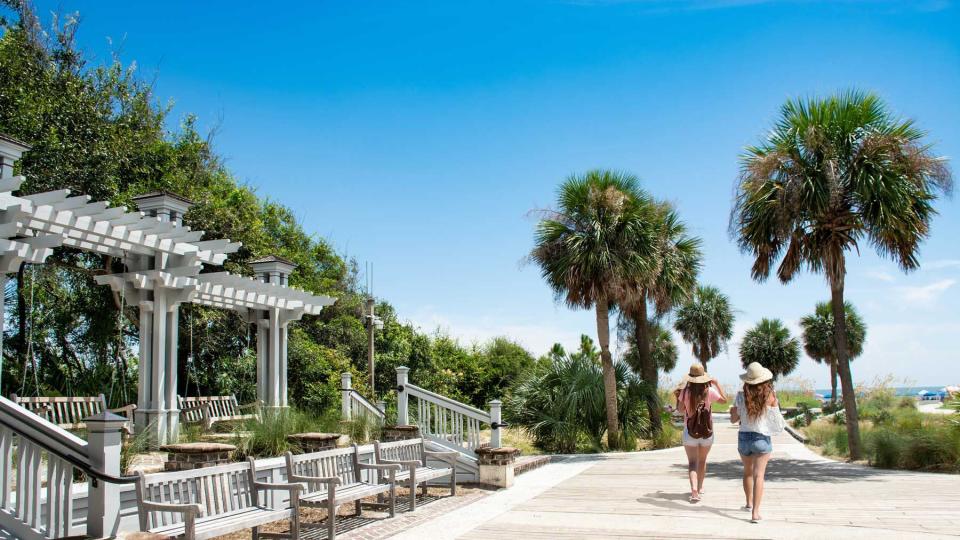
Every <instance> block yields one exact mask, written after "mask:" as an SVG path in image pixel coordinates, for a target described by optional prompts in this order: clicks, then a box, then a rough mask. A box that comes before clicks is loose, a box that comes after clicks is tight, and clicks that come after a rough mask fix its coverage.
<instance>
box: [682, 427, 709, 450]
mask: <svg viewBox="0 0 960 540" xmlns="http://www.w3.org/2000/svg"><path fill="white" fill-rule="evenodd" d="M680 440H681V441H682V442H683V445H684V446H713V435H711V436H709V437H707V438H706V439H694V438H693V437H691V436H690V434H689V433H687V426H683V436H681V437H680Z"/></svg>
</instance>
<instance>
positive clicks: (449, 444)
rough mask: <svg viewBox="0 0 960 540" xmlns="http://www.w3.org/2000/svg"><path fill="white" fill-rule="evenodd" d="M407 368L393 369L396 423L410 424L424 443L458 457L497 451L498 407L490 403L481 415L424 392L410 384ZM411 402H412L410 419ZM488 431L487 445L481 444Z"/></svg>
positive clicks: (461, 405)
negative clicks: (483, 448) (489, 449)
mask: <svg viewBox="0 0 960 540" xmlns="http://www.w3.org/2000/svg"><path fill="white" fill-rule="evenodd" d="M409 373H410V370H409V368H406V367H398V368H397V423H398V424H401V425H406V424H409V423H413V424H415V425H417V426H418V427H419V428H420V433H421V434H422V435H423V437H424V438H425V439H428V440H430V441H433V442H435V443H436V444H439V445H441V446H444V447H446V448H449V449H451V450H456V451H458V452H460V453H461V454H465V455H469V456H476V450H477V448H480V447H481V446H490V447H493V448H500V446H501V441H500V428H502V427H504V426H505V425H506V424H504V423H503V421H502V418H501V407H502V404H501V402H500V401H499V400H493V401H491V402H490V411H489V412H487V411H484V410H481V409H477V408H476V407H472V406H470V405H467V404H466V403H460V402H459V401H455V400H452V399H450V398H448V397H445V396H441V395H440V394H437V393H434V392H431V391H429V390H425V389H423V388H420V387H419V386H416V385H414V384H412V383H410V380H409ZM411 398H412V399H413V401H415V402H416V403H415V408H414V409H413V411H414V415H411V403H410V401H411ZM487 430H489V441H485V440H484V439H485V438H486V436H487V435H486V434H487V433H488V431H487Z"/></svg>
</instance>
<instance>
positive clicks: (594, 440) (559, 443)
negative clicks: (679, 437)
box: [504, 355, 654, 453]
mask: <svg viewBox="0 0 960 540" xmlns="http://www.w3.org/2000/svg"><path fill="white" fill-rule="evenodd" d="M614 370H615V374H616V380H617V401H618V414H619V421H620V426H621V429H622V432H623V434H624V435H625V437H624V440H625V442H626V447H627V448H628V449H629V448H633V447H635V446H636V441H637V439H638V438H640V437H643V436H645V435H647V430H648V426H649V421H648V418H647V411H646V400H647V398H648V396H649V395H650V394H651V393H653V392H654V391H653V389H652V388H651V387H650V386H649V385H647V384H645V383H644V382H643V381H642V380H641V379H640V378H639V377H638V376H637V375H636V374H634V373H633V371H632V370H631V369H630V367H629V366H628V365H627V364H625V363H623V362H617V363H616V364H614ZM504 405H505V407H504V412H505V416H506V418H507V420H508V421H509V422H510V423H511V424H513V425H515V426H519V427H521V428H522V429H523V430H524V431H525V432H526V433H527V434H529V436H530V437H531V438H532V439H533V442H534V444H535V445H536V446H537V447H539V448H541V449H543V450H545V451H549V452H559V453H573V452H577V451H584V450H586V451H598V450H601V449H602V448H603V439H604V436H605V434H606V427H607V424H606V412H605V410H606V409H605V402H604V392H603V373H602V370H601V367H600V365H599V364H598V363H597V362H594V361H592V360H591V359H589V358H584V357H582V356H577V355H570V356H566V357H562V358H558V359H555V360H553V361H550V362H543V363H540V364H538V365H537V366H536V367H534V368H533V369H530V370H528V371H527V372H526V373H525V374H524V375H523V376H522V377H521V378H520V381H519V382H518V383H517V384H516V385H514V386H513V388H512V389H511V392H510V393H509V395H508V396H507V398H506V400H505V404H504Z"/></svg>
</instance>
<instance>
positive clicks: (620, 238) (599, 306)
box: [530, 170, 656, 448]
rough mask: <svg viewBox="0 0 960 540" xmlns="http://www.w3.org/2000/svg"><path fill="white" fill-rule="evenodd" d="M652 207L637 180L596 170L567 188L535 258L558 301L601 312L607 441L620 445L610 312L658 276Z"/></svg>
mask: <svg viewBox="0 0 960 540" xmlns="http://www.w3.org/2000/svg"><path fill="white" fill-rule="evenodd" d="M651 208H652V204H651V202H650V200H649V197H648V196H647V195H645V194H644V193H643V192H642V191H641V190H640V189H639V187H638V183H637V179H636V178H635V177H634V176H632V175H629V174H623V173H617V172H612V171H602V170H594V171H589V172H587V173H586V174H583V175H574V176H571V177H569V178H567V180H566V181H565V182H564V183H563V184H561V186H560V189H559V192H558V195H557V208H556V209H555V210H553V211H550V212H546V213H545V214H544V216H543V218H542V219H541V220H540V222H539V223H538V225H537V231H536V245H535V246H534V248H533V250H532V251H531V252H530V258H531V260H533V261H534V262H536V263H537V265H538V266H539V267H540V271H541V274H542V275H543V277H544V279H545V280H546V281H547V283H548V284H549V285H550V287H551V288H552V289H553V291H554V293H555V295H556V297H557V299H558V300H562V301H564V302H565V303H566V304H567V305H569V306H570V307H572V308H582V309H589V308H593V309H594V310H595V311H596V319H597V342H598V344H599V346H600V359H601V365H602V368H603V384H604V393H605V398H606V416H607V442H608V444H609V445H610V446H611V447H613V448H616V447H619V445H620V429H619V422H618V418H617V386H616V380H615V376H614V369H613V359H612V358H611V355H610V309H611V307H612V306H615V305H616V304H617V303H618V302H619V301H620V300H621V299H622V298H623V297H624V292H625V290H626V289H627V280H628V279H629V278H630V277H631V276H636V275H645V274H647V273H650V272H651V263H650V259H651V257H650V255H651V254H652V253H653V252H654V251H655V238H656V236H655V234H654V233H655V229H654V227H652V226H651V223H652V221H653V220H652V219H651V216H650V212H651Z"/></svg>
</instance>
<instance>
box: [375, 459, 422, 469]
mask: <svg viewBox="0 0 960 540" xmlns="http://www.w3.org/2000/svg"><path fill="white" fill-rule="evenodd" d="M380 463H384V464H386V465H400V466H402V467H405V468H407V469H416V468H417V467H420V466H422V465H423V462H421V461H420V460H419V459H410V460H406V461H404V460H396V459H381V460H380Z"/></svg>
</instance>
